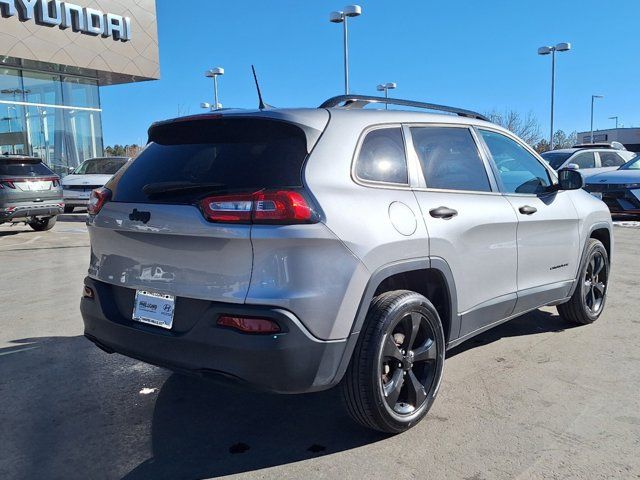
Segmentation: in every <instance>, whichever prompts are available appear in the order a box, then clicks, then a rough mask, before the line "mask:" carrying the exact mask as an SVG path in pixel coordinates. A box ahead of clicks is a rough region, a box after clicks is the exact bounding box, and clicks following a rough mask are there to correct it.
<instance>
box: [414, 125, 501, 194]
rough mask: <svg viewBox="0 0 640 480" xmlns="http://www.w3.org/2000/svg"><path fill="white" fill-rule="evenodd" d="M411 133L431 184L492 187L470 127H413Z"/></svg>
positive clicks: (438, 186)
mask: <svg viewBox="0 0 640 480" xmlns="http://www.w3.org/2000/svg"><path fill="white" fill-rule="evenodd" d="M411 137H412V138H413V146H414V148H415V150H416V153H417V155H418V158H419V160H420V165H421V166H422V172H423V174H424V179H425V181H426V183H427V187H428V188H436V189H444V190H468V191H475V192H490V191H491V185H490V184H489V177H488V176H487V171H486V169H485V166H484V163H483V162H482V158H480V154H479V153H478V148H477V146H476V143H475V141H474V140H473V136H472V135H471V132H470V131H469V129H468V128H450V127H412V128H411Z"/></svg>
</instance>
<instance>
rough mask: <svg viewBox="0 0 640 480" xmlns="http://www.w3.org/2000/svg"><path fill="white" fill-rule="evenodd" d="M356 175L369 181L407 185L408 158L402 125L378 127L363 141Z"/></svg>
mask: <svg viewBox="0 0 640 480" xmlns="http://www.w3.org/2000/svg"><path fill="white" fill-rule="evenodd" d="M356 176H357V177H358V178H359V179H360V180H365V181H368V182H381V183H395V184H402V185H407V184H408V183H409V175H408V172H407V158H406V155H405V149H404V140H403V137H402V130H401V129H400V127H389V128H377V129H375V130H372V131H370V132H369V133H368V134H367V136H366V137H365V138H364V141H363V142H362V146H361V147H360V152H359V153H358V160H357V161H356Z"/></svg>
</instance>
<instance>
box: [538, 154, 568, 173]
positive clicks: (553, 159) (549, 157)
mask: <svg viewBox="0 0 640 480" xmlns="http://www.w3.org/2000/svg"><path fill="white" fill-rule="evenodd" d="M571 155H573V153H566V152H562V153H561V152H545V153H543V154H542V158H543V159H545V160H546V161H547V163H548V164H549V165H551V168H553V169H554V170H557V169H559V168H560V167H561V166H562V164H563V163H564V162H565V161H566V160H567V158H569V157H570V156H571Z"/></svg>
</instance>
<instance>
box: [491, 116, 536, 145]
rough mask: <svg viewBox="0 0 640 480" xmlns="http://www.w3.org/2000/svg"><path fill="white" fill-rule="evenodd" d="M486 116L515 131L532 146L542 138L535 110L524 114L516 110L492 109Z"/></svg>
mask: <svg viewBox="0 0 640 480" xmlns="http://www.w3.org/2000/svg"><path fill="white" fill-rule="evenodd" d="M485 116H486V117H487V118H488V119H489V120H490V121H492V122H493V123H496V124H498V125H500V126H501V127H504V128H506V129H507V130H510V131H511V132H513V133H515V134H516V135H517V136H518V137H520V138H521V139H522V140H524V141H525V142H527V143H528V144H529V145H531V146H532V147H533V146H535V145H536V144H537V143H538V141H539V140H540V137H541V135H540V124H539V123H538V119H537V118H536V116H535V115H534V114H533V112H528V113H527V114H526V115H524V116H523V115H521V114H520V112H517V111H515V110H505V111H504V112H499V111H497V110H492V111H491V112H489V113H486V114H485Z"/></svg>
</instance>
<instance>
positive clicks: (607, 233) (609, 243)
mask: <svg viewBox="0 0 640 480" xmlns="http://www.w3.org/2000/svg"><path fill="white" fill-rule="evenodd" d="M611 230H612V226H611V224H610V223H608V222H598V223H594V224H593V225H591V227H590V228H589V230H588V233H587V235H586V236H585V239H584V245H583V246H582V253H581V255H580V263H579V264H578V271H577V272H576V278H575V280H574V282H573V286H572V287H571V290H570V292H569V296H568V297H567V298H570V297H571V296H572V295H573V292H575V290H576V287H577V286H578V282H579V279H580V272H581V271H582V269H583V268H584V264H585V262H586V261H587V248H588V247H589V240H591V239H592V238H595V239H596V240H599V241H600V242H602V244H603V245H604V248H605V250H606V251H607V256H608V257H609V270H611V255H612V253H613V232H612V231H611Z"/></svg>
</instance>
